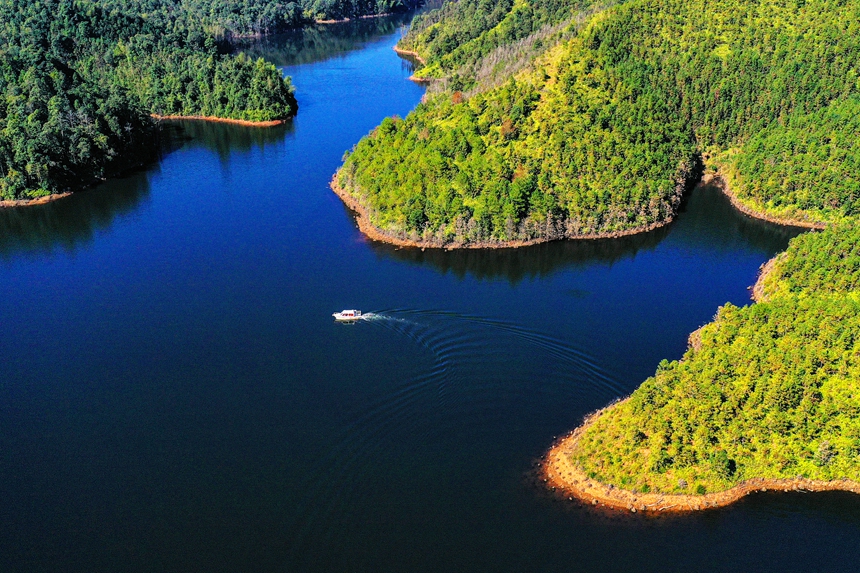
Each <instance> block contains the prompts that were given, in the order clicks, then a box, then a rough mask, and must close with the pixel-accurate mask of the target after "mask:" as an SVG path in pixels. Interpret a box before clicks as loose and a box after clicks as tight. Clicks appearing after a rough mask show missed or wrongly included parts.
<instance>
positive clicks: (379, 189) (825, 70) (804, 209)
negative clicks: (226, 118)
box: [340, 0, 860, 243]
mask: <svg viewBox="0 0 860 573" xmlns="http://www.w3.org/2000/svg"><path fill="white" fill-rule="evenodd" d="M482 6H483V4H481V3H475V2H463V3H457V4H456V5H455V6H453V7H451V6H449V7H446V8H443V9H442V10H441V11H439V12H438V13H436V14H433V13H431V15H429V16H425V17H424V19H423V20H419V21H418V25H417V27H416V30H417V31H416V32H415V33H414V34H413V35H412V36H410V37H409V38H407V40H408V41H407V46H409V47H411V48H413V49H416V50H418V51H419V52H420V53H424V54H426V55H427V56H428V58H429V62H430V66H428V68H429V67H432V66H434V65H435V64H439V66H442V62H445V61H449V60H446V58H454V60H450V61H451V62H453V63H452V64H451V65H450V66H447V64H446V65H445V66H447V67H445V66H442V67H439V66H437V67H436V68H434V69H436V70H442V71H444V70H446V69H447V70H457V72H456V73H457V74H460V73H463V71H464V69H466V68H464V67H463V63H464V62H465V61H467V60H469V58H472V59H474V60H475V61H483V60H481V58H482V57H483V56H484V54H486V53H487V52H486V50H484V48H482V47H480V46H484V45H485V44H486V45H487V46H497V45H499V43H500V42H501V43H504V42H506V41H512V40H510V39H504V40H502V39H500V38H508V37H507V36H505V35H504V34H502V33H501V32H500V30H502V29H503V28H504V29H507V28H505V26H507V25H508V24H507V23H508V22H509V21H511V20H510V19H511V18H514V16H512V15H513V14H515V13H520V12H522V11H523V10H526V9H527V8H528V9H531V10H533V11H538V12H541V13H545V14H549V15H558V14H568V13H570V12H571V10H573V6H572V5H571V4H570V3H565V2H560V1H558V0H556V1H555V3H552V2H550V1H549V0H541V1H540V2H532V3H530V2H525V1H524V2H517V3H514V4H511V5H510V7H509V8H507V10H508V12H507V13H506V14H504V15H501V14H498V13H497V12H498V11H499V10H501V9H502V8H503V7H505V6H507V4H504V3H500V4H494V5H492V11H490V12H486V11H484V12H482ZM575 8H576V9H577V10H583V9H585V8H586V6H585V5H576V7H575ZM486 9H489V7H485V10H486ZM535 13H536V12H535ZM578 13H580V12H578ZM472 20H474V21H475V22H477V25H476V28H475V30H471V29H470V28H469V26H467V25H465V23H464V22H470V21H472ZM538 21H540V22H543V21H547V22H549V23H552V22H553V20H552V16H546V17H545V18H543V19H538ZM858 21H860V2H858V1H857V0H849V1H846V2H842V1H840V0H813V1H812V2H803V1H798V2H787V3H786V2H775V1H768V2H757V1H752V0H720V1H717V2H705V1H704V0H696V1H692V2H691V1H686V0H670V1H668V2H665V1H657V0H632V1H629V2H627V3H624V4H621V5H618V6H615V7H612V8H609V9H607V10H605V11H603V12H600V13H598V14H597V15H596V16H594V17H593V18H591V19H590V20H589V21H588V23H587V24H585V25H584V26H583V27H581V29H579V31H578V32H576V34H575V37H573V38H572V39H570V40H566V41H564V42H562V43H561V44H560V45H558V46H556V47H555V48H552V49H550V50H548V51H547V52H546V53H545V54H544V55H543V56H542V57H540V58H538V59H537V61H536V62H535V63H534V65H532V67H531V69H530V71H528V72H522V73H520V74H518V75H517V76H516V77H515V78H510V79H509V81H508V82H507V83H505V84H503V85H495V86H494V87H490V88H489V89H487V90H484V91H481V90H479V91H478V93H476V94H474V95H471V96H469V95H468V94H467V95H466V96H464V95H462V94H460V93H457V92H454V93H452V92H451V91H443V92H442V93H440V94H437V95H435V96H433V97H431V98H430V101H429V102H428V103H427V104H425V105H422V106H419V108H418V109H417V110H416V111H415V112H413V113H412V114H410V115H409V116H408V117H407V118H406V119H405V120H402V121H395V122H389V123H388V124H386V128H385V129H378V130H376V131H375V132H374V133H372V134H371V135H370V136H368V137H367V138H366V139H365V140H363V141H362V142H360V143H359V145H358V146H356V148H355V150H354V152H353V153H352V155H351V156H350V157H349V158H348V159H347V161H346V164H345V167H344V169H343V170H342V171H341V174H340V182H341V184H342V186H343V187H345V188H347V189H348V190H349V191H350V192H352V193H353V194H354V195H355V196H356V197H357V198H359V200H361V201H363V202H365V204H366V205H367V206H368V207H369V210H370V211H371V212H372V214H373V221H374V222H375V224H377V226H379V227H381V228H383V229H384V230H385V231H387V232H389V233H391V234H394V235H399V236H403V237H411V238H424V239H432V240H435V241H437V242H442V243H444V242H456V243H464V242H475V241H486V240H491V241H499V240H517V239H533V238H538V237H540V238H547V239H552V238H558V237H576V236H583V235H590V234H599V233H616V232H621V231H628V230H631V229H639V228H643V227H647V226H649V225H653V224H655V223H661V222H664V221H666V220H667V219H669V218H671V217H672V216H673V215H674V211H675V207H676V206H677V204H678V197H677V196H678V193H679V192H680V191H681V190H683V187H684V185H685V184H686V183H688V182H689V181H690V180H692V179H693V178H694V177H695V169H694V166H695V165H696V161H697V149H699V148H700V147H704V148H707V149H709V150H714V149H716V150H726V149H729V148H735V149H736V152H735V153H733V154H732V155H731V156H730V159H728V160H726V168H727V169H729V170H731V171H732V172H733V173H738V174H739V175H738V177H737V178H738V179H742V180H743V182H744V185H743V186H742V188H741V189H739V190H738V192H739V194H740V195H741V196H742V197H749V198H752V199H754V200H755V201H756V205H761V206H762V208H763V209H765V210H767V209H768V205H771V206H772V207H771V209H776V207H777V206H779V207H780V208H784V207H785V206H790V207H791V209H793V210H794V212H801V213H804V214H806V215H807V216H808V217H812V218H815V217H818V218H821V216H822V214H823V213H831V212H832V213H839V215H840V216H844V215H847V214H850V213H852V212H853V210H854V209H855V207H854V201H855V200H856V197H857V193H856V190H855V187H857V183H856V174H855V173H854V172H855V171H856V169H855V167H856V166H857V164H858V162H860V147H858V146H857V144H856V137H854V134H855V133H856V132H857V130H856V128H857V119H856V118H857V114H856V113H855V111H856V107H857V106H856V104H855V103H853V102H855V101H856V97H857V91H858V81H857V71H856V69H855V67H856V62H857V61H860V35H858V34H857V33H856V32H857V31H858V30H857V28H858V24H857V22H858ZM533 29H534V26H525V27H524V28H523V32H522V34H526V33H529V32H530V31H532V30H533ZM433 30H437V32H433ZM520 36H521V34H514V35H513V36H511V38H514V39H515V38H518V37H520ZM444 38H450V39H449V40H445V41H443V39H444ZM491 38H494V39H492V40H491ZM497 40H498V41H497ZM456 41H459V42H465V43H461V44H458V45H456V47H455V46H454V43H455V42H456ZM464 51H465V52H464ZM461 52H462V53H465V54H468V55H469V58H461V57H460V56H456V54H460V53H461ZM455 56H456V57H455ZM455 60H456V61H455ZM434 62H435V63H434ZM480 67H481V66H477V67H473V68H469V69H478V68H480ZM434 73H435V72H434ZM455 83H459V84H462V85H464V86H473V85H474V82H472V81H469V80H468V79H464V78H463V77H459V78H458V79H457V82H455ZM811 125H816V126H817V130H815V131H811V130H810V126H811ZM816 135H818V136H821V137H823V138H825V139H826V140H827V143H819V141H823V140H819V139H816ZM777 149H779V150H782V156H781V159H780V158H778V157H775V156H776V150H777ZM769 165H775V166H776V167H777V168H775V169H773V170H769V167H768V166H769ZM748 182H749V189H748V190H744V189H745V186H746V185H747V184H748ZM828 183H833V185H831V186H829V187H828V186H827V184H828ZM765 198H767V201H769V202H770V203H765ZM780 212H781V213H784V209H783V210H782V211H780Z"/></svg>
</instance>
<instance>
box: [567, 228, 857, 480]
mask: <svg viewBox="0 0 860 573" xmlns="http://www.w3.org/2000/svg"><path fill="white" fill-rule="evenodd" d="M858 239H860V232H858V231H857V230H855V229H852V228H834V229H831V230H828V231H825V232H823V233H810V234H807V235H803V236H800V237H798V238H796V239H794V240H793V241H792V243H791V245H790V246H789V249H788V250H787V251H786V252H785V253H783V254H782V255H781V256H780V258H779V259H778V260H777V263H776V267H775V269H774V271H773V272H772V273H771V275H770V276H769V277H768V281H767V283H766V288H765V297H766V301H765V302H760V303H758V304H754V305H752V306H749V307H746V308H737V307H734V306H732V305H726V306H725V307H723V308H722V309H720V312H719V314H718V316H717V318H716V320H715V321H714V322H713V323H711V324H709V325H707V326H706V327H705V328H703V329H702V332H701V346H700V347H699V350H694V349H690V350H688V351H687V353H686V354H685V355H684V358H683V359H682V360H681V361H680V362H671V363H670V362H665V361H664V362H663V363H662V364H661V365H660V366H659V368H658V370H657V373H656V374H655V376H654V377H652V378H649V379H648V380H646V381H645V383H643V384H642V386H640V387H639V388H638V389H637V390H636V391H635V392H634V393H633V394H632V396H631V397H630V399H629V400H628V401H626V402H624V403H622V404H620V405H619V406H616V407H614V408H611V409H610V410H608V411H607V412H606V413H605V414H604V415H602V416H600V418H599V419H598V420H597V421H596V423H595V424H594V425H593V426H591V427H590V428H589V429H588V430H587V431H586V432H585V434H584V436H583V439H582V441H581V442H580V446H579V448H578V449H577V452H576V453H575V459H576V462H577V463H578V464H580V465H581V466H582V467H583V468H585V470H586V471H587V472H589V473H590V474H591V475H593V476H594V477H596V478H597V479H599V480H601V481H603V482H605V483H611V484H614V485H617V486H619V487H627V488H639V487H641V486H642V485H644V484H647V485H648V486H649V487H651V488H652V489H655V490H658V491H665V492H680V491H681V490H680V489H679V487H678V483H679V480H684V483H686V484H688V486H689V487H688V488H685V489H684V492H685V493H692V492H693V491H696V489H695V488H697V487H699V486H701V487H702V488H704V489H705V490H707V491H717V490H722V489H726V488H728V487H730V486H732V485H734V484H736V483H738V482H740V481H743V480H744V479H749V478H754V477H770V478H793V477H796V476H803V477H808V478H812V479H823V480H829V479H838V478H849V479H853V480H860V457H858V456H860V386H858V384H857V381H858V379H860V337H858V336H857V333H858V332H860V303H858V297H857V287H858V285H860V258H858V253H857V250H858V247H857V245H858Z"/></svg>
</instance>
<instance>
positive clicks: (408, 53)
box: [394, 46, 442, 84]
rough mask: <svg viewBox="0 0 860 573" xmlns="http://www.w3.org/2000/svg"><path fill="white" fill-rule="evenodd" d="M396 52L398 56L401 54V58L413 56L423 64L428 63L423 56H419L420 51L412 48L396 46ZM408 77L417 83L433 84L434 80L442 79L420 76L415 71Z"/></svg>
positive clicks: (412, 57)
mask: <svg viewBox="0 0 860 573" xmlns="http://www.w3.org/2000/svg"><path fill="white" fill-rule="evenodd" d="M394 52H395V53H396V54H397V55H398V56H400V57H401V58H405V59H409V58H411V59H413V60H415V61H417V62H418V63H419V64H421V65H422V66H426V65H427V61H426V60H425V59H424V58H422V57H421V56H419V55H418V52H413V51H412V50H404V49H403V48H398V47H397V46H394ZM406 79H408V80H409V81H411V82H415V83H416V84H432V83H433V82H439V81H442V80H440V79H439V78H419V77H417V76H416V75H415V74H414V73H413V74H412V75H411V76H409V77H408V78H406Z"/></svg>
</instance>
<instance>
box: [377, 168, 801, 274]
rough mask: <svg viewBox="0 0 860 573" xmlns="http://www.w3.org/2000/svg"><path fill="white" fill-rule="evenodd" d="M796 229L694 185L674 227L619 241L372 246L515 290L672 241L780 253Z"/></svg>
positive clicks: (402, 258) (380, 253)
mask: <svg viewBox="0 0 860 573" xmlns="http://www.w3.org/2000/svg"><path fill="white" fill-rule="evenodd" d="M803 231H804V230H803V229H800V228H797V227H785V226H779V225H774V224H772V223H768V222H765V221H762V220H760V219H754V218H752V217H749V216H747V215H744V214H743V213H741V212H740V211H738V210H737V209H735V208H734V207H732V204H731V202H730V201H729V199H728V198H727V197H726V196H725V195H724V194H723V193H722V192H721V191H720V190H719V188H718V187H716V186H715V185H712V184H708V185H699V186H697V187H696V188H695V189H694V190H693V192H692V193H691V194H690V195H689V196H688V197H687V199H686V201H685V203H684V205H683V206H682V208H681V212H680V214H679V216H678V218H677V220H676V221H675V222H673V223H672V224H670V225H667V226H665V227H661V228H659V229H656V230H654V231H651V232H648V233H640V234H638V235H631V236H627V237H621V238H618V239H597V240H576V241H571V240H566V241H555V242H552V243H543V244H540V245H534V246H531V247H524V248H519V249H482V250H477V249H458V250H452V251H446V250H443V249H426V250H422V249H404V248H397V247H392V246H390V245H386V244H383V243H377V242H371V246H372V248H373V250H374V251H375V252H376V254H377V256H379V257H385V258H391V259H393V260H396V261H399V262H406V263H412V264H415V265H429V266H430V267H433V268H434V269H436V270H438V271H439V272H441V273H453V274H454V275H455V276H457V277H459V278H461V279H462V278H464V277H466V276H467V275H471V276H473V277H475V278H477V279H496V278H505V279H507V280H508V281H510V282H511V283H512V284H516V283H518V282H520V281H521V280H523V279H525V278H529V279H532V278H544V277H547V276H549V275H551V274H553V273H555V272H557V271H559V270H560V269H564V268H570V267H577V266H582V265H590V264H593V263H595V262H600V263H607V264H613V263H616V262H618V261H620V260H623V259H631V258H633V257H634V256H636V254H637V253H638V252H640V251H648V250H652V249H654V248H655V247H656V246H657V245H658V244H660V243H661V242H662V241H663V240H664V239H666V238H667V237H669V236H671V237H672V240H673V241H675V242H677V243H678V244H679V245H680V246H686V247H701V246H703V245H707V247H708V248H709V249H712V250H717V251H720V250H730V249H733V248H736V247H737V245H738V244H739V243H746V244H750V245H751V246H753V247H754V248H758V249H762V250H765V251H774V250H781V246H782V245H784V244H785V243H786V242H787V241H788V240H789V239H791V238H792V237H795V236H797V235H798V234H800V233H802V232H803Z"/></svg>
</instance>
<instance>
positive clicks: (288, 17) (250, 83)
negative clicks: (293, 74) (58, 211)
mask: <svg viewBox="0 0 860 573" xmlns="http://www.w3.org/2000/svg"><path fill="white" fill-rule="evenodd" d="M415 1H416V0H338V1H334V0H299V1H298V2H287V3H280V2H274V1H272V0H0V90H2V93H3V96H4V97H3V98H2V100H0V206H8V205H20V204H26V203H28V202H31V201H33V200H36V199H39V200H43V198H44V197H48V196H60V195H62V194H64V193H67V192H69V191H74V190H76V189H79V188H82V187H86V186H88V185H91V184H92V183H94V182H96V181H99V180H103V179H105V178H107V177H110V176H112V175H115V174H117V173H119V172H122V171H123V170H126V169H128V168H130V167H132V166H136V165H140V164H143V163H146V162H148V161H150V160H152V159H153V158H154V157H155V156H156V154H157V152H158V134H159V130H158V124H157V121H156V119H157V118H159V117H197V118H205V119H212V120H231V121H236V122H240V123H245V124H252V125H259V126H265V125H273V124H277V123H281V122H283V121H284V120H285V119H287V118H289V117H291V116H292V115H294V114H295V113H296V111H297V109H298V105H297V102H296V98H295V95H294V89H293V86H292V84H291V82H290V79H289V78H284V77H283V75H282V74H281V72H280V71H279V70H278V69H277V68H276V67H275V66H274V65H272V64H271V63H269V62H267V61H265V60H263V59H259V58H257V59H253V58H249V57H247V56H246V55H245V54H244V53H242V52H241V51H239V50H238V49H237V46H236V45H235V44H234V43H233V41H234V40H236V39H240V38H248V37H252V36H259V35H261V34H267V33H273V32H279V31H282V30H286V29H290V28H296V27H301V26H306V25H310V24H313V22H314V21H316V20H337V19H344V18H350V17H356V16H363V15H368V14H371V15H372V14H380V13H388V12H392V11H398V10H404V9H407V8H409V7H412V6H413V5H414V3H415Z"/></svg>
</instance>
